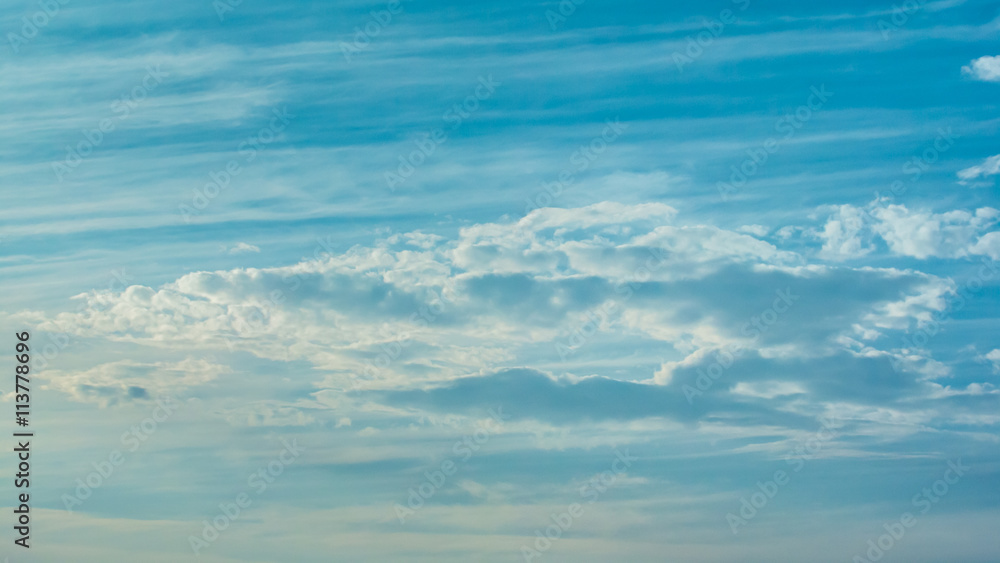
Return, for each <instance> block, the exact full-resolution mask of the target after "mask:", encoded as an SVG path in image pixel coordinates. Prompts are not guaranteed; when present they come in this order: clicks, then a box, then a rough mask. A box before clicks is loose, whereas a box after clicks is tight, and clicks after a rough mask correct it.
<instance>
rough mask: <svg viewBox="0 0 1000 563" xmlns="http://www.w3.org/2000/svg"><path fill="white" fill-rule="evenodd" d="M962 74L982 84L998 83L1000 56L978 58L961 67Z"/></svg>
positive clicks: (999, 77)
mask: <svg viewBox="0 0 1000 563" xmlns="http://www.w3.org/2000/svg"><path fill="white" fill-rule="evenodd" d="M962 73H963V74H967V75H969V76H972V77H973V78H975V79H976V80H982V81H984V82H1000V55H997V56H994V57H990V56H986V57H979V58H978V59H975V60H973V61H972V62H970V63H969V65H968V66H963V67H962Z"/></svg>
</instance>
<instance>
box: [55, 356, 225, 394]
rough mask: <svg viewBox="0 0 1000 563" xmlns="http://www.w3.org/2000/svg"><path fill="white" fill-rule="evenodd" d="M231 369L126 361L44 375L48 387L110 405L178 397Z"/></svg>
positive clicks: (196, 362)
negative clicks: (83, 369)
mask: <svg viewBox="0 0 1000 563" xmlns="http://www.w3.org/2000/svg"><path fill="white" fill-rule="evenodd" d="M230 371H231V370H230V368H228V367H226V366H224V365H220V364H214V363H211V362H208V361H206V360H199V359H193V358H188V359H185V360H183V361H180V362H174V363H168V362H152V363H144V362H136V361H132V360H122V361H117V362H109V363H105V364H101V365H99V366H96V367H94V368H91V369H89V370H85V371H62V370H47V371H43V372H42V374H43V375H42V377H44V378H45V379H46V380H47V382H48V383H47V384H46V385H45V388H46V389H54V390H57V391H62V392H64V393H66V394H68V395H70V396H71V397H73V398H74V399H75V400H77V401H80V402H96V403H98V404H101V405H103V406H108V405H114V404H116V403H119V402H123V401H132V400H143V399H157V398H159V397H163V396H171V397H176V396H177V395H178V394H180V393H183V392H185V391H186V390H187V389H188V388H191V387H196V386H200V385H204V384H205V383H208V382H209V381H212V380H213V379H215V378H216V377H217V376H219V375H221V374H225V373H230Z"/></svg>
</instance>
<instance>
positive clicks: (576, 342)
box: [23, 202, 996, 428]
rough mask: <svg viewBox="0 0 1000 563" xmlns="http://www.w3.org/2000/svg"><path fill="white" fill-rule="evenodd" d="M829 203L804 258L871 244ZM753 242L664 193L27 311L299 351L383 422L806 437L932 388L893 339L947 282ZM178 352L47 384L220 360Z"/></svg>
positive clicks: (398, 238)
mask: <svg viewBox="0 0 1000 563" xmlns="http://www.w3.org/2000/svg"><path fill="white" fill-rule="evenodd" d="M837 213H838V214H839V215H838V217H839V219H838V220H839V221H840V224H839V226H837V227H829V226H828V228H826V229H825V230H824V231H823V234H822V236H826V237H827V238H828V239H829V240H828V241H827V243H826V244H825V245H824V247H823V249H821V250H820V251H819V252H820V253H822V252H828V251H830V252H832V250H828V249H830V248H834V247H835V248H836V249H837V251H839V252H845V249H846V252H852V251H857V250H858V249H862V248H863V247H864V246H863V245H869V246H870V243H867V242H866V243H863V244H862V243H851V242H848V241H847V240H848V238H849V237H847V236H846V234H845V233H848V232H851V231H852V230H856V229H857V228H859V227H858V225H859V220H858V219H857V213H855V210H853V209H852V208H850V207H842V208H840V209H839V210H837ZM874 216H875V217H876V219H877V220H878V221H879V223H878V225H876V226H875V227H874V228H873V229H872V232H873V233H877V234H878V236H880V237H882V239H883V240H884V241H885V242H886V244H888V245H889V247H890V248H892V249H893V250H894V251H896V252H900V253H904V254H907V255H912V256H936V255H950V254H956V253H958V252H959V251H960V250H961V249H967V248H968V247H969V244H970V241H972V240H974V238H975V236H974V235H975V233H978V232H979V231H980V230H982V229H983V228H985V227H986V226H987V225H989V224H991V223H992V222H993V221H994V220H995V216H996V212H995V211H993V210H991V209H981V210H978V211H976V212H974V213H968V212H956V213H953V214H944V215H933V214H915V213H911V212H908V211H907V210H906V209H905V208H902V207H898V206H893V207H889V208H886V209H884V210H882V211H879V212H877V213H875V214H874ZM748 231H749V232H748ZM765 234H766V229H762V228H761V229H758V228H753V229H746V228H742V229H739V230H736V231H730V230H726V229H722V228H718V227H715V226H710V225H703V224H685V223H684V222H683V221H681V220H680V219H679V218H678V214H677V212H676V210H674V209H672V208H671V207H668V206H666V205H662V204H642V205H624V204H617V203H607V202H606V203H601V204H596V205H592V206H588V207H583V208H576V209H551V208H549V209H539V210H535V211H533V212H532V213H530V214H529V215H527V216H526V217H524V218H523V219H521V220H519V221H512V222H497V223H487V224H479V225H475V226H470V227H466V228H462V229H460V230H459V231H458V232H457V233H455V234H454V235H453V236H451V237H447V236H443V235H428V234H425V233H420V232H415V233H408V234H397V235H392V236H390V237H388V238H385V239H382V240H379V241H377V242H375V243H374V244H371V245H368V246H357V247H355V248H353V249H351V250H350V251H349V252H346V253H344V254H342V255H337V256H333V255H324V256H320V257H315V258H312V259H307V260H304V261H302V262H300V263H297V264H294V265H291V266H286V267H280V268H265V269H256V268H240V269H233V270H225V271H214V272H194V273H190V274H187V275H185V276H182V277H180V278H179V279H177V280H175V281H173V282H170V283H166V284H164V285H162V286H160V287H155V288H154V287H146V286H142V285H133V286H130V287H128V288H126V289H124V290H123V291H118V292H112V291H103V292H93V293H89V294H85V295H81V296H79V299H81V300H83V301H84V303H83V306H82V307H81V308H79V309H78V310H77V311H75V312H65V313H60V314H56V315H49V316H46V315H43V314H41V313H24V314H23V316H24V318H30V319H34V320H36V321H37V322H38V324H39V326H40V328H42V329H43V330H47V331H51V332H59V333H67V334H73V335H77V336H79V337H87V338H100V339H106V340H110V341H113V342H119V343H122V345H130V346H134V345H140V346H145V347H150V348H154V349H158V350H159V351H160V352H162V353H175V354H176V353H181V352H183V353H196V352H200V353H204V354H229V353H235V354H249V355H252V356H255V357H257V358H259V359H262V360H267V361H273V362H285V363H297V364H296V365H304V366H307V367H308V369H307V370H306V371H305V372H303V373H305V374H306V377H308V378H309V381H310V385H312V386H313V390H314V393H316V394H317V396H322V397H326V398H329V397H330V395H329V393H330V392H333V393H339V394H340V395H339V396H340V397H343V398H346V399H345V400H350V401H359V402H360V403H366V404H369V405H381V406H379V407H374V406H370V407H368V408H369V409H370V408H376V409H377V410H380V411H381V412H383V413H389V412H420V411H440V414H447V413H449V412H465V411H470V409H471V410H475V409H476V408H479V407H482V408H486V407H487V406H488V405H489V404H490V403H491V402H495V401H496V400H498V399H500V398H503V397H507V398H508V399H509V401H508V402H507V404H510V405H519V406H518V407H517V408H513V407H512V411H514V413H515V414H516V415H517V416H519V417H522V418H524V419H525V420H536V421H539V422H544V423H546V424H567V423H572V422H580V421H587V420H590V421H606V420H607V421H611V420H619V421H629V420H639V419H642V418H649V417H654V418H665V419H672V420H675V421H679V422H683V423H690V422H693V421H695V420H703V421H704V420H720V421H726V423H728V424H735V425H741V426H742V425H755V424H757V425H760V424H763V425H777V426H787V427H790V428H791V427H795V428H800V427H805V426H808V425H809V423H808V422H807V421H809V420H811V418H810V417H811V414H810V413H815V412H816V411H817V409H824V408H827V407H826V406H823V405H829V404H834V403H836V404H849V403H852V404H853V403H856V404H858V405H862V406H863V405H867V404H871V403H872V402H873V401H878V400H883V399H884V400H886V401H890V402H901V401H902V402H905V401H914V400H923V399H927V398H929V397H932V396H935V393H937V394H939V395H940V389H938V388H937V387H935V386H934V385H935V384H933V383H932V382H931V380H932V379H934V378H936V377H941V376H943V375H947V370H944V371H942V370H940V369H939V370H937V371H935V370H934V369H931V368H929V367H928V366H929V365H931V364H928V361H929V358H926V357H923V356H920V355H919V354H917V355H914V353H913V352H912V351H908V350H905V349H904V348H905V347H904V346H902V345H901V344H900V343H899V342H898V341H895V342H894V341H890V339H889V335H892V334H896V333H897V332H898V331H906V330H912V329H919V328H920V327H921V326H924V325H925V324H926V322H927V321H928V319H930V318H932V317H933V316H934V315H938V314H940V313H941V312H942V311H944V310H945V309H946V308H947V306H948V299H949V296H950V295H952V294H953V293H954V291H955V284H954V283H953V282H951V281H950V280H947V279H942V278H939V277H935V276H932V275H928V274H924V273H920V272H917V271H913V270H899V269H892V268H871V267H862V268H851V267H846V266H837V265H829V264H823V263H821V262H814V261H812V260H811V259H810V258H809V256H808V255H807V254H802V253H800V252H793V251H789V250H784V249H781V248H778V247H776V246H775V245H774V244H772V243H771V242H768V241H765V240H762V239H761V238H758V237H759V236H763V235H765ZM982 240H986V239H985V238H984V239H982ZM990 240H992V239H990ZM831 241H836V242H831ZM595 358H600V361H597V362H595ZM917 360H919V361H917ZM186 362H187V363H185V364H183V365H180V364H178V365H164V364H148V365H146V364H143V365H140V364H132V363H128V362H119V363H113V364H105V365H101V366H97V367H95V368H93V369H90V370H87V371H84V372H81V373H65V374H64V373H58V374H55V375H53V376H52V378H51V383H50V384H51V385H52V386H53V388H56V389H59V390H62V391H65V392H67V393H69V394H71V395H73V396H74V397H76V398H79V399H83V400H97V399H101V400H104V401H105V402H108V401H109V400H112V401H115V400H116V401H122V400H128V399H129V398H140V397H145V396H147V395H150V394H156V393H164V392H168V391H169V390H171V389H174V390H178V389H180V390H183V389H184V388H186V387H190V386H193V385H200V384H203V383H205V382H207V381H210V380H211V379H212V378H213V377H214V376H215V375H217V374H218V373H220V369H221V368H219V367H218V366H216V365H214V364H211V363H206V362H201V363H199V361H196V360H187V361H186ZM845 365H850V366H853V367H852V368H851V369H848V370H846V371H844V370H842V367H843V366H845ZM595 366H596V367H595ZM900 366H902V367H900ZM835 372H837V373H841V372H842V373H843V374H845V375H843V376H838V375H837V373H835ZM183 373H186V374H187V375H182V374H183ZM723 374H726V377H725V378H723V379H720V378H721V375H723ZM717 380H718V381H719V382H718V383H716V381H717ZM518 397H521V398H522V399H518ZM524 397H530V399H523V398H524ZM921 398H922V399H921ZM338 401H340V399H337V400H334V401H333V403H331V404H334V403H337V402H338ZM337 404H339V403H337ZM313 406H315V405H313ZM400 409H402V410H400ZM221 412H222V416H223V417H224V418H225V419H226V420H228V421H230V422H231V423H233V424H250V425H267V426H280V425H302V424H308V423H310V422H312V421H313V420H314V418H313V415H314V414H315V413H313V414H309V413H305V412H304V411H302V410H300V409H298V408H296V407H294V406H293V405H290V404H288V403H281V402H273V403H270V402H269V403H254V404H253V405H251V406H247V407H241V408H239V409H235V410H232V409H230V410H224V411H221ZM341 414H344V413H340V414H338V415H337V417H336V418H335V419H331V424H332V421H333V420H340V421H343V420H347V419H346V418H344V417H342V416H341ZM355 416H358V415H357V413H355V414H352V417H355ZM337 424H338V425H340V426H344V425H349V423H344V424H341V422H337Z"/></svg>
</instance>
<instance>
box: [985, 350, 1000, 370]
mask: <svg viewBox="0 0 1000 563" xmlns="http://www.w3.org/2000/svg"><path fill="white" fill-rule="evenodd" d="M983 359H984V360H988V361H989V362H991V363H992V364H993V371H994V372H995V373H1000V348H998V349H996V350H990V351H989V352H988V353H986V354H984V355H983Z"/></svg>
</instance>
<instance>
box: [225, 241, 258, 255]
mask: <svg viewBox="0 0 1000 563" xmlns="http://www.w3.org/2000/svg"><path fill="white" fill-rule="evenodd" d="M226 252H228V253H229V254H252V253H259V252H260V248H259V247H257V246H254V245H252V244H247V243H245V242H241V243H239V244H237V245H236V246H234V247H232V248H230V249H228V250H227V251H226Z"/></svg>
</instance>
